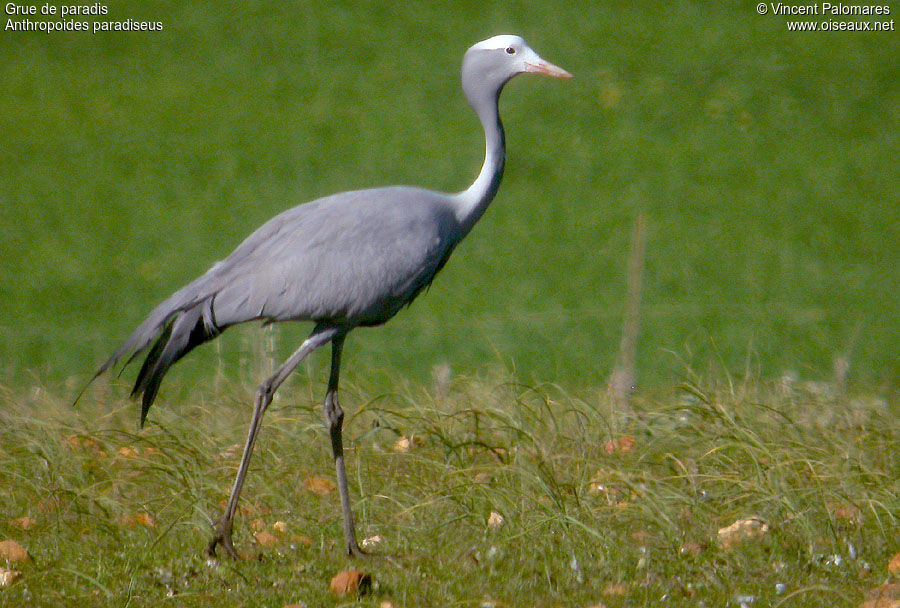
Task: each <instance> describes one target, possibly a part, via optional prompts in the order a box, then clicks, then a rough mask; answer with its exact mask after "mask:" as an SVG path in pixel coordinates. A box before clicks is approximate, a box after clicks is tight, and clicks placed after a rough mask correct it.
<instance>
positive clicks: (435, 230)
mask: <svg viewBox="0 0 900 608" xmlns="http://www.w3.org/2000/svg"><path fill="white" fill-rule="evenodd" d="M522 73H532V74H542V75H544V76H550V77H554V78H571V77H572V76H571V74H569V73H568V72H567V71H565V70H564V69H562V68H560V67H558V66H555V65H553V64H552V63H550V62H548V61H545V60H544V59H542V58H541V57H539V56H538V55H537V53H535V52H534V51H533V50H532V49H531V48H530V47H529V46H528V45H527V44H526V43H525V41H524V40H523V39H522V38H520V37H519V36H514V35H500V36H494V37H492V38H489V39H487V40H483V41H481V42H479V43H477V44H475V45H474V46H472V47H470V48H469V49H468V50H467V51H466V53H465V55H464V57H463V62H462V87H463V91H464V92H465V95H466V98H467V99H468V101H469V104H470V105H471V106H472V108H473V109H474V110H475V113H476V114H477V115H478V118H479V120H480V121H481V125H482V127H483V128H484V137H485V155H484V163H483V165H482V167H481V171H480V172H479V174H478V177H477V178H476V179H475V181H474V183H473V184H472V185H471V186H469V187H468V188H467V189H466V190H463V191H461V192H458V193H455V194H447V193H442V192H434V191H431V190H425V189H422V188H416V187H411V186H391V187H382V188H372V189H367V190H356V191H352V192H342V193H340V194H334V195H331V196H326V197H323V198H319V199H316V200H314V201H311V202H307V203H304V204H301V205H298V206H296V207H293V208H291V209H288V210H287V211H284V212H282V213H281V214H279V215H277V216H275V217H274V218H272V219H271V220H269V221H268V222H266V223H265V224H263V225H262V226H261V227H260V228H259V229H257V230H256V231H255V232H253V233H252V234H251V235H250V236H249V237H248V238H247V239H246V240H245V241H244V242H243V243H241V244H240V245H239V246H238V247H237V249H235V250H234V251H233V252H232V253H231V255H229V256H228V257H226V258H225V259H224V260H222V261H219V262H216V263H215V264H213V266H212V267H211V268H210V269H209V270H208V271H207V272H206V273H205V274H203V275H202V276H200V277H199V278H197V279H195V280H194V281H192V282H190V283H188V284H187V285H186V286H184V287H183V288H181V289H179V290H178V291H176V292H175V293H174V294H172V295H171V296H169V297H168V298H167V299H166V300H164V301H163V302H162V303H161V304H159V305H158V306H157V307H156V308H154V309H153V310H152V311H151V312H150V314H149V316H148V317H147V318H146V319H145V320H144V321H143V322H142V323H141V324H140V325H139V326H138V327H137V328H136V329H135V330H134V331H133V332H132V333H131V335H129V336H128V338H126V340H125V341H124V342H123V343H122V345H121V346H120V347H119V348H118V349H117V350H116V351H115V352H114V353H113V354H112V356H111V357H110V358H109V359H108V360H107V361H106V362H105V363H104V364H103V365H102V366H101V367H100V369H99V370H98V371H97V373H96V374H95V375H94V377H93V379H96V378H97V377H98V376H99V375H100V374H102V373H103V372H104V371H106V370H108V369H110V368H111V367H113V366H114V365H116V363H117V362H119V361H120V360H122V359H123V358H124V357H129V358H128V359H127V361H126V365H127V363H128V362H130V361H131V360H132V359H134V358H135V357H137V356H138V355H140V354H141V353H143V352H144V351H146V357H145V358H144V361H143V364H142V365H141V368H140V371H139V372H138V375H137V378H136V380H135V384H134V389H133V391H132V396H133V397H137V396H140V397H141V418H140V420H141V426H143V424H144V422H145V420H146V418H147V411H148V410H149V409H150V406H151V405H152V404H153V401H154V399H155V398H156V395H157V391H158V390H159V386H160V383H161V381H162V379H163V376H164V375H165V374H166V372H167V371H168V369H169V368H170V367H171V366H172V365H173V364H174V363H176V362H177V361H178V360H179V359H181V358H182V357H184V356H185V355H186V354H187V353H189V352H190V351H191V350H192V349H194V348H195V347H196V346H198V345H200V344H202V343H204V342H207V341H209V340H213V339H214V338H216V337H217V336H219V334H221V333H222V332H223V331H225V329H227V328H228V327H231V326H232V325H237V324H238V323H244V322H247V321H253V320H261V321H263V322H264V323H274V322H278V321H312V322H313V323H314V327H313V329H312V332H311V333H310V334H309V336H308V337H307V338H306V339H305V340H304V341H303V343H302V344H301V345H300V347H299V348H298V349H297V350H296V351H295V352H294V353H293V354H292V355H291V356H290V357H288V359H287V360H286V361H285V362H284V363H283V364H282V365H281V366H280V367H279V368H278V369H277V370H276V371H275V373H274V374H273V375H272V376H271V377H269V378H268V379H266V380H265V381H264V382H262V384H261V385H260V386H259V389H258V391H257V393H256V399H255V403H254V408H253V417H252V419H251V422H250V428H249V431H248V433H247V441H246V443H245V445H244V450H243V454H242V456H241V462H240V466H239V468H238V472H237V475H236V476H235V480H234V486H233V487H232V490H231V494H230V497H229V499H228V503H227V506H226V507H225V512H224V513H223V514H222V516H221V518H219V519H218V521H216V523H215V524H214V526H213V536H212V539H211V540H210V541H209V544H208V545H207V554H208V555H209V556H210V557H215V554H216V547H217V546H218V545H220V544H221V545H222V547H223V549H224V550H225V551H226V553H227V554H228V555H229V556H230V557H232V558H235V557H236V556H237V554H236V553H235V550H234V545H233V543H232V529H233V525H234V515H235V512H236V510H237V504H238V499H239V497H240V494H241V488H242V486H243V484H244V479H245V477H246V475H247V469H248V467H249V464H250V457H251V455H252V453H253V446H254V443H255V442H256V438H257V435H258V433H259V429H260V424H261V422H262V418H263V415H264V414H265V412H266V408H267V407H268V406H269V404H270V403H271V401H272V396H273V395H274V393H275V391H277V390H278V387H280V386H281V384H282V383H283V382H284V381H285V379H286V378H287V377H288V376H289V375H290V374H291V372H293V371H294V369H295V368H296V367H297V366H298V365H299V364H300V362H301V361H302V360H303V359H304V358H305V357H306V356H307V355H309V354H310V353H311V352H313V351H314V350H316V349H317V348H319V347H320V346H323V345H325V344H327V343H329V342H330V343H331V370H330V373H329V376H328V385H327V389H326V392H325V403H324V412H325V421H326V423H327V427H328V431H329V434H330V438H331V449H332V455H333V457H334V464H335V470H336V474H337V485H338V490H339V494H340V501H341V510H342V514H343V527H344V530H343V532H344V550H345V552H346V553H347V555H349V556H361V555H364V552H363V551H362V550H361V549H360V548H359V545H358V544H357V542H356V533H355V530H354V523H353V512H352V509H351V506H350V496H349V492H348V489H347V474H346V468H345V465H344V454H343V444H342V436H341V429H342V426H343V420H344V413H343V410H342V409H341V406H340V404H339V403H338V380H339V376H340V368H341V351H342V350H343V347H344V340H345V338H346V337H347V334H348V333H349V332H350V331H351V330H353V329H355V328H357V327H371V326H375V325H381V324H382V323H385V322H386V321H387V320H388V319H390V318H391V317H393V316H394V315H395V314H397V312H398V311H399V310H400V309H401V308H403V307H404V306H406V305H408V304H410V303H411V302H412V301H413V299H414V298H415V297H416V296H417V295H418V294H419V293H420V292H421V291H422V290H423V289H424V288H425V287H427V286H428V285H429V284H431V282H432V280H433V279H434V277H435V275H436V274H437V273H438V271H440V269H441V268H443V266H444V264H445V263H446V262H447V259H448V258H449V256H450V254H451V253H452V252H453V250H454V248H455V247H456V246H457V245H458V244H459V242H460V241H461V240H462V239H463V237H465V236H466V235H467V234H468V233H469V231H470V230H471V229H472V227H473V226H474V225H475V223H476V222H477V221H478V219H479V218H480V217H481V216H482V214H484V212H485V210H486V209H487V207H488V205H489V204H490V202H491V200H492V199H493V198H494V195H495V194H496V193H497V188H498V187H499V185H500V179H501V177H502V176H503V166H504V161H505V157H506V147H505V140H504V134H503V125H502V123H501V121H500V116H499V110H498V101H499V98H500V92H501V90H502V89H503V86H504V85H505V84H506V83H507V82H508V81H509V80H510V79H511V78H513V77H514V76H516V75H517V74H522ZM93 379H92V380H91V381H93Z"/></svg>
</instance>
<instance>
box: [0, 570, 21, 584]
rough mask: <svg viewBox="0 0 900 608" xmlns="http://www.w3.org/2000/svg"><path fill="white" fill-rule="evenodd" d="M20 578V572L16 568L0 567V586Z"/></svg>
mask: <svg viewBox="0 0 900 608" xmlns="http://www.w3.org/2000/svg"><path fill="white" fill-rule="evenodd" d="M20 578H22V573H21V572H19V571H18V570H6V569H5V568H0V587H9V586H10V585H12V584H13V583H15V582H16V581H17V580H19V579H20Z"/></svg>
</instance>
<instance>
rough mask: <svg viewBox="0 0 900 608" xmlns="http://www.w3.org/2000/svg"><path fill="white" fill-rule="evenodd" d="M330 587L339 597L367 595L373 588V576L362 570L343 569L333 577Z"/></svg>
mask: <svg viewBox="0 0 900 608" xmlns="http://www.w3.org/2000/svg"><path fill="white" fill-rule="evenodd" d="M330 588H331V592H332V593H334V594H335V595H336V596H338V597H344V596H345V595H365V594H366V593H368V592H369V590H370V589H371V588H372V576H371V575H369V574H366V573H365V572H363V571H362V570H343V571H341V572H338V573H337V574H335V575H334V577H333V578H332V579H331V585H330Z"/></svg>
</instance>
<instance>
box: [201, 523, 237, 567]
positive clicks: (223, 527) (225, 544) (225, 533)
mask: <svg viewBox="0 0 900 608" xmlns="http://www.w3.org/2000/svg"><path fill="white" fill-rule="evenodd" d="M231 529H232V520H230V519H227V520H226V519H225V518H224V517H223V518H222V519H220V520H219V521H217V522H216V525H215V526H213V537H212V539H211V540H210V541H209V544H208V545H207V546H206V555H207V556H208V557H211V558H215V557H216V545H218V544H220V543H221V545H222V548H223V549H225V553H227V554H228V557H230V558H231V559H233V560H237V559H238V554H237V551H235V550H234V544H233V543H232V542H231Z"/></svg>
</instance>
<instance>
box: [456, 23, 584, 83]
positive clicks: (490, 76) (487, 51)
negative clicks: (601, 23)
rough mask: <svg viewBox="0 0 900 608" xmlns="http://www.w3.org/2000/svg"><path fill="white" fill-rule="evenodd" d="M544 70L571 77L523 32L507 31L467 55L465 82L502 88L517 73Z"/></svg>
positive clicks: (547, 72) (551, 74)
mask: <svg viewBox="0 0 900 608" xmlns="http://www.w3.org/2000/svg"><path fill="white" fill-rule="evenodd" d="M526 73H530V74H541V75H543V76H550V77H551V78H571V77H572V75H571V74H569V73H568V72H567V71H566V70H564V69H562V68H561V67H559V66H556V65H553V64H552V63H550V62H549V61H546V60H544V59H541V57H540V56H539V55H538V54H537V53H535V52H534V51H533V50H532V49H531V47H529V46H528V44H526V42H525V41H524V40H523V39H522V38H521V37H519V36H513V35H511V34H503V35H501V36H494V37H493V38H488V39H487V40H482V41H481V42H479V43H477V44H475V45H473V46H472V47H470V48H469V50H468V51H466V55H465V57H464V58H463V68H462V79H463V86H464V87H465V88H466V91H467V92H469V91H470V90H471V89H473V88H475V87H487V88H494V90H495V91H496V90H499V89H500V88H501V87H502V86H503V85H504V84H505V83H506V82H507V81H508V80H509V79H510V78H512V77H513V76H516V75H517V74H526Z"/></svg>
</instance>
